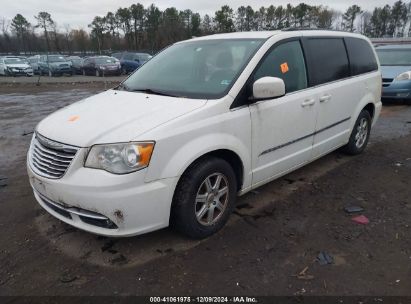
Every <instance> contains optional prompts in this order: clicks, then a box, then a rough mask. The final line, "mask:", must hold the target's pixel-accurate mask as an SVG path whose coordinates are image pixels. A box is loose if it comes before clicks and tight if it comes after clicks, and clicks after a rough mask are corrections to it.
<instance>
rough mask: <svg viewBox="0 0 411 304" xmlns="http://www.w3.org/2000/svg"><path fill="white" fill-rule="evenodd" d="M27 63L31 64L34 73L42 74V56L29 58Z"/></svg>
mask: <svg viewBox="0 0 411 304" xmlns="http://www.w3.org/2000/svg"><path fill="white" fill-rule="evenodd" d="M27 61H28V63H29V64H30V66H31V68H32V69H33V73H34V74H40V67H39V61H40V55H36V56H33V57H29V58H27Z"/></svg>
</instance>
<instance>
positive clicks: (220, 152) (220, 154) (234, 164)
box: [177, 149, 244, 191]
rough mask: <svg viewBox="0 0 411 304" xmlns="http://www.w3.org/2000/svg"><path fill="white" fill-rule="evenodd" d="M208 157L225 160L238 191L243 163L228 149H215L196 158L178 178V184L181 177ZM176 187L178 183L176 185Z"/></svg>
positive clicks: (241, 178) (242, 176)
mask: <svg viewBox="0 0 411 304" xmlns="http://www.w3.org/2000/svg"><path fill="white" fill-rule="evenodd" d="M208 157H215V158H220V159H223V160H225V161H226V162H227V163H228V164H229V165H230V166H231V168H232V169H233V171H234V173H235V177H236V181H237V191H240V189H241V188H242V185H243V182H244V164H243V161H242V160H241V158H240V156H239V155H238V154H237V153H235V152H234V151H232V150H229V149H217V150H213V151H209V152H207V153H204V154H203V155H201V156H199V157H197V158H196V159H195V160H194V161H192V162H191V163H190V165H189V166H187V167H186V168H185V169H184V171H183V174H182V175H181V176H180V178H179V182H180V180H181V177H182V176H183V175H184V174H185V173H186V172H187V171H188V170H189V169H190V168H191V167H192V166H193V165H194V164H196V163H197V162H199V161H202V160H203V159H205V158H208ZM177 185H178V183H177Z"/></svg>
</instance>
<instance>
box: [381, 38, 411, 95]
mask: <svg viewBox="0 0 411 304" xmlns="http://www.w3.org/2000/svg"><path fill="white" fill-rule="evenodd" d="M376 51H377V54H378V57H379V59H380V64H381V71H382V99H384V100H387V99H396V100H404V101H407V102H411V45H385V46H380V47H377V48H376Z"/></svg>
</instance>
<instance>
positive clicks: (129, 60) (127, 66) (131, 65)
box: [112, 52, 152, 74]
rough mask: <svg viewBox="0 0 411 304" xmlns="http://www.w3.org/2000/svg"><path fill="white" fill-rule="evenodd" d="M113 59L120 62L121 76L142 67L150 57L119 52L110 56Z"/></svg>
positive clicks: (142, 54) (144, 54) (145, 54)
mask: <svg viewBox="0 0 411 304" xmlns="http://www.w3.org/2000/svg"><path fill="white" fill-rule="evenodd" d="M112 56H113V57H114V58H117V59H118V60H120V64H121V71H122V73H123V74H128V73H131V72H134V71H135V70H136V69H137V68H139V67H140V66H141V65H143V64H144V63H145V62H146V61H148V60H150V58H151V57H152V56H151V55H150V54H147V53H134V52H120V53H114V54H112Z"/></svg>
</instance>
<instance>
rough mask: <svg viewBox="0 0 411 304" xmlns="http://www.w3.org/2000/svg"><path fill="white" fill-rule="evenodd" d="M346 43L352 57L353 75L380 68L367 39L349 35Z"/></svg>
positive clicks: (349, 55)
mask: <svg viewBox="0 0 411 304" xmlns="http://www.w3.org/2000/svg"><path fill="white" fill-rule="evenodd" d="M345 43H346V45H347V51H348V57H349V58H350V64H351V75H353V76H356V75H360V74H364V73H368V72H372V71H376V70H378V64H377V60H376V59H375V54H374V52H373V50H372V48H371V45H370V44H369V43H368V42H367V41H366V40H364V39H360V38H352V37H347V38H345Z"/></svg>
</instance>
